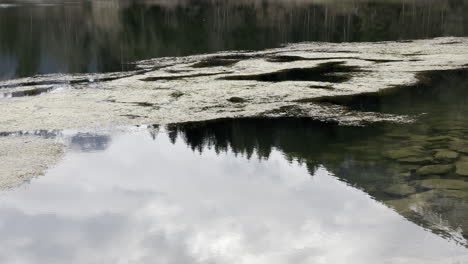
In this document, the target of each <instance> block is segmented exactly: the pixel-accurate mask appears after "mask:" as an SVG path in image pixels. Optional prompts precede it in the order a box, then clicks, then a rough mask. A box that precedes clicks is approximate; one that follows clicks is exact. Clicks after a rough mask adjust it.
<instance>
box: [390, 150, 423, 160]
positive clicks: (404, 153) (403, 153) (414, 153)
mask: <svg viewBox="0 0 468 264" xmlns="http://www.w3.org/2000/svg"><path fill="white" fill-rule="evenodd" d="M383 155H384V157H386V158H389V159H394V160H397V159H404V158H409V157H421V156H425V153H424V151H423V149H422V148H420V147H409V148H401V149H393V150H388V151H385V152H384V153H383Z"/></svg>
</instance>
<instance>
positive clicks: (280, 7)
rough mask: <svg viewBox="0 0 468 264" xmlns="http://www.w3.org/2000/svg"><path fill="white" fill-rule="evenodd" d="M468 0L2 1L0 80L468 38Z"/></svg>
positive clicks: (0, 15)
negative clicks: (152, 61)
mask: <svg viewBox="0 0 468 264" xmlns="http://www.w3.org/2000/svg"><path fill="white" fill-rule="evenodd" d="M466 13H468V2H467V1H466V0H443V1H436V0H416V1H415V0H396V1H395V0H394V1H382V0H347V1H334V0H329V1H314V0H300V1H286V0H267V1H259V0H242V1H238V0H224V1H212V0H202V1H190V0H179V1H150V0H105V1H81V0H71V1H60V0H47V1H45V0H39V1H28V0H3V1H2V4H1V5H0V79H11V78H15V77H24V76H31V75H34V74H44V73H55V72H62V73H75V72H103V71H121V70H129V69H132V65H131V64H129V63H132V62H134V61H137V60H142V59H149V58H154V57H163V56H181V55H189V54H200V53H211V52H216V51H221V50H239V49H247V50H261V49H265V48H272V47H278V46H279V45H281V44H285V43H295V42H301V41H328V42H348V41H382V40H408V39H421V38H433V37H441V36H468V20H467V16H466Z"/></svg>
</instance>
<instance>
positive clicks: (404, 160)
mask: <svg viewBox="0 0 468 264" xmlns="http://www.w3.org/2000/svg"><path fill="white" fill-rule="evenodd" d="M397 161H398V162H401V163H413V164H428V163H432V162H433V161H434V160H433V159H432V157H429V156H420V157H406V158H401V159H397Z"/></svg>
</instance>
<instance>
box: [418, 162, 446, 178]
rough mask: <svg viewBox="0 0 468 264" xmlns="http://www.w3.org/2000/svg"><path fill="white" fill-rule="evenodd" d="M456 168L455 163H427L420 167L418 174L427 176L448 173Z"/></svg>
mask: <svg viewBox="0 0 468 264" xmlns="http://www.w3.org/2000/svg"><path fill="white" fill-rule="evenodd" d="M453 168H454V166H453V165H427V166H423V167H421V168H419V169H418V170H417V171H416V175H418V176H427V175H439V174H447V173H449V172H450V171H452V170H453Z"/></svg>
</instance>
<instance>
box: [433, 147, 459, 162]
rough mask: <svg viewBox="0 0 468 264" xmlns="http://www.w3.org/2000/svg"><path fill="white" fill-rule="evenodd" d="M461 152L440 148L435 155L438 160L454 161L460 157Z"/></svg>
mask: <svg viewBox="0 0 468 264" xmlns="http://www.w3.org/2000/svg"><path fill="white" fill-rule="evenodd" d="M458 156H459V154H458V153H457V152H455V151H450V150H439V151H437V152H436V154H435V155H434V157H435V159H436V160H437V161H442V162H452V161H454V160H456V159H457V158H458Z"/></svg>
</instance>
